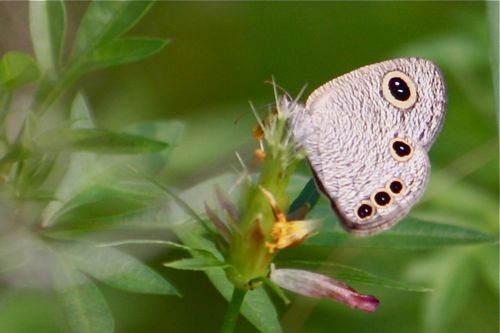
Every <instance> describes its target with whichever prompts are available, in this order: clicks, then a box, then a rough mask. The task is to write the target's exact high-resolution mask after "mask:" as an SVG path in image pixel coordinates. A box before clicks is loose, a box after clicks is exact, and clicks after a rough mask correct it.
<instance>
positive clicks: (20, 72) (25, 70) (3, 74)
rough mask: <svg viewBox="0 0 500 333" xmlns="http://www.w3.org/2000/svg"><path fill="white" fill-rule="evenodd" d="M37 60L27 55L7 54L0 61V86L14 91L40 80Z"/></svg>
mask: <svg viewBox="0 0 500 333" xmlns="http://www.w3.org/2000/svg"><path fill="white" fill-rule="evenodd" d="M39 75H40V73H39V70H38V67H37V64H36V62H35V60H34V59H33V58H32V57H31V56H30V55H29V54H26V53H21V52H14V51H12V52H7V53H5V54H4V56H3V57H2V58H1V59H0V86H3V87H4V88H5V89H7V90H14V89H16V88H19V87H21V86H24V85H26V84H28V83H31V82H33V81H35V80H36V79H38V76H39Z"/></svg>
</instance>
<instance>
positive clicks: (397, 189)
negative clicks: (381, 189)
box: [385, 178, 405, 195]
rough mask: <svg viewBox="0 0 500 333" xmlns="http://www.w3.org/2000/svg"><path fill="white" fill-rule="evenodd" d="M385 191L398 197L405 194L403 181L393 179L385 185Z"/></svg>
mask: <svg viewBox="0 0 500 333" xmlns="http://www.w3.org/2000/svg"><path fill="white" fill-rule="evenodd" d="M385 189H386V190H387V191H389V192H390V193H392V194H396V195H398V194H401V193H403V191H404V189H405V186H404V184H403V181H402V180H401V179H399V178H393V179H391V180H389V181H388V182H387V184H386V185H385Z"/></svg>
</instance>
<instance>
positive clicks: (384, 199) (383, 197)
mask: <svg viewBox="0 0 500 333" xmlns="http://www.w3.org/2000/svg"><path fill="white" fill-rule="evenodd" d="M370 199H371V200H372V201H373V202H374V203H375V205H376V206H377V207H384V206H387V205H388V204H390V203H391V202H392V197H391V195H390V194H389V193H387V192H386V191H385V189H383V190H377V191H376V192H375V193H374V194H373V195H372V196H371V198H370Z"/></svg>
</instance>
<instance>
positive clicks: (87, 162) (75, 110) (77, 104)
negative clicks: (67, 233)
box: [42, 93, 99, 227]
mask: <svg viewBox="0 0 500 333" xmlns="http://www.w3.org/2000/svg"><path fill="white" fill-rule="evenodd" d="M70 119H71V120H72V121H73V128H75V129H76V128H93V127H94V122H93V116H92V111H91V110H90V108H89V106H88V104H87V101H86V100H85V97H84V95H83V94H81V93H78V94H77V95H76V96H75V99H74V100H73V104H72V105H71V112H70ZM96 169H99V163H98V161H97V157H96V155H95V154H92V153H73V154H71V156H70V160H69V162H68V166H67V169H66V172H65V174H64V175H62V176H61V175H59V178H62V179H61V181H60V182H59V187H58V188H57V190H56V197H57V198H58V199H59V200H58V201H52V202H51V203H50V204H49V205H47V207H46V208H45V210H44V211H43V213H42V220H43V222H42V225H43V226H44V227H47V226H49V225H50V224H52V220H51V219H52V217H53V215H54V213H55V212H57V211H58V210H59V209H60V208H61V207H62V206H63V204H64V203H65V201H67V200H69V199H70V198H71V197H72V196H73V195H75V193H77V192H78V190H80V189H81V188H84V187H85V186H87V185H88V182H89V179H91V178H92V177H93V176H94V175H95V173H96V172H97V170H96Z"/></svg>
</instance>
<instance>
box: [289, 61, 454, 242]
mask: <svg viewBox="0 0 500 333" xmlns="http://www.w3.org/2000/svg"><path fill="white" fill-rule="evenodd" d="M445 109H446V87H445V83H444V80H443V77H442V75H441V72H440V70H439V69H438V67H437V66H436V65H434V64H433V63H432V62H431V61H428V60H425V59H420V58H402V59H394V60H388V61H384V62H380V63H377V64H373V65H369V66H365V67H362V68H359V69H357V70H354V71H352V72H350V73H348V74H345V75H342V76H340V77H338V78H336V79H334V80H332V81H330V82H328V83H326V84H324V85H323V86H321V87H319V88H318V89H316V90H315V91H314V92H313V93H312V94H311V95H310V96H309V98H308V99H307V102H306V105H305V107H304V108H299V109H298V110H297V111H296V112H294V113H292V114H291V115H290V121H289V123H290V128H291V131H292V134H293V136H294V138H295V140H296V141H297V142H298V143H299V145H301V146H302V147H303V149H304V150H305V153H306V156H307V159H308V161H309V164H310V166H311V168H312V170H313V173H314V175H315V178H316V183H317V185H318V187H319V188H320V190H321V191H322V192H323V193H324V194H325V195H326V196H327V197H328V198H329V200H330V202H331V206H332V208H333V209H334V211H335V212H336V213H337V215H338V217H339V219H340V221H341V222H342V225H343V226H344V227H345V229H347V230H348V231H350V232H352V233H354V234H358V235H369V234H373V233H376V232H379V231H382V230H385V229H387V228H389V227H390V226H392V225H393V224H394V223H396V222H398V221H399V220H401V219H402V218H403V217H404V216H405V215H406V214H407V213H408V211H409V210H410V208H411V207H412V206H413V205H414V204H415V203H416V202H417V201H418V200H419V199H420V197H421V196H422V194H423V192H424V189H425V187H426V184H427V180H428V178H429V174H430V163H429V158H428V155H427V152H428V150H429V149H430V147H431V145H432V143H433V142H434V140H435V139H436V137H437V135H438V134H439V131H440V129H441V126H442V124H443V120H444V115H445Z"/></svg>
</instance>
